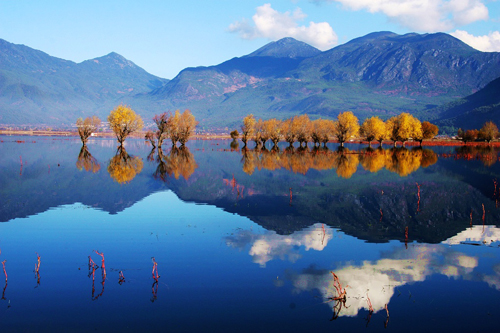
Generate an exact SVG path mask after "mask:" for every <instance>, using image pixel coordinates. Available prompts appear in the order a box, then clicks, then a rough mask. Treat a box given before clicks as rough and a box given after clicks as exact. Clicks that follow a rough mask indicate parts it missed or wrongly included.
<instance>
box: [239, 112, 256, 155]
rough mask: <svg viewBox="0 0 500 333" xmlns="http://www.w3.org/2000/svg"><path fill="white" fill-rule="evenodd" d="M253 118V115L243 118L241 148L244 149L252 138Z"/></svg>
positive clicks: (253, 129) (254, 121)
mask: <svg viewBox="0 0 500 333" xmlns="http://www.w3.org/2000/svg"><path fill="white" fill-rule="evenodd" d="M255 123H256V120H255V117H254V116H253V114H249V115H248V116H246V117H245V118H243V125H241V141H243V147H246V145H247V141H248V140H249V139H250V138H251V137H252V135H253V133H254V131H255Z"/></svg>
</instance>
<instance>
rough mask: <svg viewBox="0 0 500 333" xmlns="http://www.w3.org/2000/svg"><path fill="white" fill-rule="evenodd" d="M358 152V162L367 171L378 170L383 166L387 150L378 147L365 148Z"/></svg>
mask: <svg viewBox="0 0 500 333" xmlns="http://www.w3.org/2000/svg"><path fill="white" fill-rule="evenodd" d="M362 152H363V153H362V154H360V157H359V159H360V163H361V166H362V167H363V169H365V170H366V171H369V172H372V173H373V172H378V171H379V170H381V169H382V168H383V167H384V166H385V160H386V158H387V154H386V153H387V150H385V149H382V148H378V149H372V148H366V149H365V150H363V151H362Z"/></svg>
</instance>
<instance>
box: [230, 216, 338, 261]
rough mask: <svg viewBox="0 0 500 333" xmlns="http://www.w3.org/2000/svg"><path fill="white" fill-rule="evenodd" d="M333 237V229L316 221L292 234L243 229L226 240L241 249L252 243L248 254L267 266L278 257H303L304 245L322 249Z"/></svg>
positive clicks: (291, 259) (295, 258) (306, 248)
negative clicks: (302, 248)
mask: <svg viewBox="0 0 500 333" xmlns="http://www.w3.org/2000/svg"><path fill="white" fill-rule="evenodd" d="M332 238H333V230H332V229H330V228H325V227H324V225H323V224H321V223H316V224H314V225H312V226H311V227H308V228H306V229H304V230H302V231H298V232H295V233H293V234H291V235H278V234H277V233H276V232H274V231H267V232H266V233H264V234H257V233H254V232H252V231H250V230H241V231H239V232H238V233H235V234H234V235H232V236H228V237H226V238H225V241H226V245H228V246H231V247H234V248H238V249H240V250H243V249H245V248H246V247H247V245H250V246H251V247H250V251H249V252H248V254H250V255H251V256H252V258H253V262H255V263H257V264H259V265H260V266H261V267H265V266H266V263H267V262H269V261H271V260H273V259H276V258H279V259H281V260H285V259H288V260H289V261H291V262H295V261H297V259H299V258H300V257H301V255H300V253H298V248H300V247H304V248H305V250H306V251H309V250H310V249H313V250H316V251H322V250H323V249H324V248H325V247H326V245H327V244H328V242H329V241H330V240H331V239H332Z"/></svg>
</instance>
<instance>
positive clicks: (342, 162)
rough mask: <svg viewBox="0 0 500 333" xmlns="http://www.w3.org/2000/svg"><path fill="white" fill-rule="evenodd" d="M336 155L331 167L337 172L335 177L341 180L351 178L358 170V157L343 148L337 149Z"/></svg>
mask: <svg viewBox="0 0 500 333" xmlns="http://www.w3.org/2000/svg"><path fill="white" fill-rule="evenodd" d="M336 153H337V154H336V158H335V159H334V165H333V167H334V168H335V169H336V170H337V175H338V176H340V177H342V178H351V177H352V175H354V174H355V173H356V170H357V169H358V164H359V156H358V155H357V154H354V153H351V152H350V151H349V149H347V148H344V147H339V149H338V150H337V152H336Z"/></svg>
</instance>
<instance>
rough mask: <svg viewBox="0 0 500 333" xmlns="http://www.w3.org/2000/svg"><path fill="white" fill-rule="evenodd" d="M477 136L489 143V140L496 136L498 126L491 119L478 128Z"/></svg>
mask: <svg viewBox="0 0 500 333" xmlns="http://www.w3.org/2000/svg"><path fill="white" fill-rule="evenodd" d="M478 137H479V138H481V139H483V140H486V141H488V143H491V140H493V139H496V138H497V137H498V127H497V125H495V123H494V122H492V121H487V122H485V123H484V125H483V127H481V129H480V130H479V134H478Z"/></svg>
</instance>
